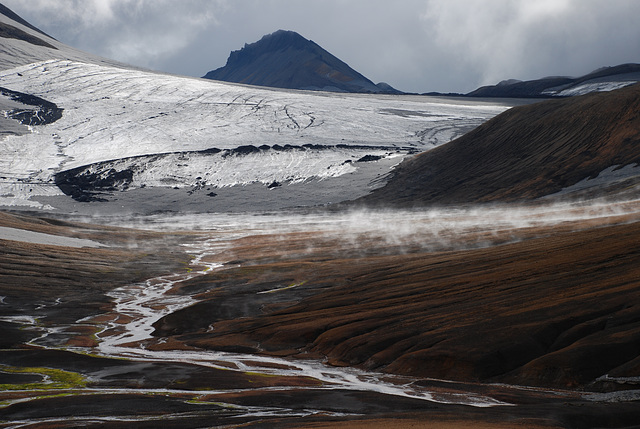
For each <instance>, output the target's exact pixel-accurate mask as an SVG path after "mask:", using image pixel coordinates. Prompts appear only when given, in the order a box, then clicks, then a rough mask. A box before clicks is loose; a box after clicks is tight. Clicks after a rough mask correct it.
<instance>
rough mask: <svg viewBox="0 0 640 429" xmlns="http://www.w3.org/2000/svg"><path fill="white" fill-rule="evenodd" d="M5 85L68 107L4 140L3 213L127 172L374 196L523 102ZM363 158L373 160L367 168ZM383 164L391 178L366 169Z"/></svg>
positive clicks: (154, 77)
mask: <svg viewBox="0 0 640 429" xmlns="http://www.w3.org/2000/svg"><path fill="white" fill-rule="evenodd" d="M0 86H2V87H4V88H7V89H9V90H11V91H19V92H21V93H25V94H30V95H34V96H37V97H40V98H42V99H44V100H46V101H48V102H51V103H55V105H57V106H58V108H60V109H62V117H61V118H60V119H58V120H57V121H55V122H52V123H48V124H45V125H37V126H29V127H28V132H27V133H25V134H23V135H9V136H5V137H4V138H3V139H2V140H0V153H2V154H3V156H2V158H1V159H0V205H4V206H26V207H31V208H37V207H41V208H44V207H51V206H50V205H49V204H45V203H40V202H38V197H41V196H44V197H47V198H49V197H51V196H55V195H61V192H60V191H59V189H58V188H57V187H56V184H55V178H56V175H59V174H61V173H63V172H69V171H71V170H74V169H76V170H78V171H80V170H82V171H84V172H85V173H86V172H88V171H90V172H91V173H92V174H94V175H100V174H105V173H108V172H113V171H121V172H123V171H126V172H127V174H128V175H130V176H131V178H130V180H129V181H128V183H127V186H126V187H124V188H119V189H117V190H118V191H125V190H130V189H141V188H145V187H147V188H158V187H160V188H171V189H178V188H187V190H190V191H192V190H193V189H194V188H195V189H201V188H205V189H206V188H208V189H211V188H224V187H233V186H247V185H250V184H256V183H258V184H261V185H269V184H274V183H275V184H278V185H289V184H296V183H297V184H300V183H318V181H322V180H329V179H338V178H340V177H346V176H352V177H354V175H358V174H365V175H367V174H368V176H366V177H365V179H366V180H362V178H361V179H360V180H357V181H352V182H354V183H355V182H357V183H362V184H364V185H359V186H360V187H361V189H358V190H356V191H354V192H355V194H356V195H357V194H360V195H363V194H365V193H367V192H368V191H369V190H370V189H371V186H373V185H371V184H372V183H381V181H380V177H381V176H384V174H385V173H386V172H388V171H389V169H390V168H393V166H394V165H396V164H397V163H399V162H400V161H401V160H402V159H403V158H404V157H405V156H407V155H408V154H411V153H415V152H422V151H425V150H429V149H431V148H433V147H436V146H438V145H440V144H443V143H446V142H448V141H450V140H452V139H454V138H455V137H458V136H459V135H461V134H463V133H465V132H467V131H469V130H471V129H473V128H475V127H476V126H477V125H479V124H481V123H482V122H484V121H486V120H488V119H490V118H491V117H493V116H495V115H497V114H499V113H501V112H502V111H504V110H506V109H507V108H509V107H511V106H512V105H513V104H512V103H513V101H512V100H499V101H495V100H491V101H486V100H468V99H466V100H465V99H455V98H436V97H424V96H408V95H404V96H391V95H369V94H366V95H362V94H335V93H323V92H307V91H292V90H279V89H271V88H261V87H254V86H247V85H240V84H230V83H223V82H216V81H210V80H204V79H198V78H189V77H182V76H174V75H168V74H162V73H156V72H151V71H142V70H135V69H127V68H121V67H114V66H109V65H101V64H89V63H83V62H78V61H71V60H47V61H40V62H35V63H31V64H28V65H23V66H19V67H15V68H12V69H9V70H4V71H0ZM3 113H4V116H5V117H6V116H7V111H6V110H5V111H4V112H3ZM239 148H252V149H251V150H248V151H246V153H244V152H242V151H241V150H239ZM364 159H367V160H371V161H370V162H358V161H359V160H364ZM381 161H382V162H385V164H384V168H383V169H382V170H384V171H381V169H380V168H371V167H367V166H366V164H374V163H377V162H381ZM342 185H343V183H342V182H339V181H338V182H336V183H334V184H333V185H332V186H342ZM306 192H307V193H308V192H313V189H312V188H309V189H307V190H306ZM317 202H318V203H322V202H323V201H317ZM53 206H54V207H55V204H53Z"/></svg>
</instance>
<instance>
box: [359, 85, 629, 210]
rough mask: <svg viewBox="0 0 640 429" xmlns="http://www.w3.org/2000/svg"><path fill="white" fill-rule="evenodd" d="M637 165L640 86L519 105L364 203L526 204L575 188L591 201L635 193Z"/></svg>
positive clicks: (405, 171)
mask: <svg viewBox="0 0 640 429" xmlns="http://www.w3.org/2000/svg"><path fill="white" fill-rule="evenodd" d="M637 163H640V85H634V86H631V87H627V88H622V89H619V90H615V91H611V92H598V93H593V94H588V95H584V96H579V97H571V98H563V99H557V100H548V101H544V102H540V103H535V104H530V105H525V106H519V107H514V108H512V109H510V110H508V111H506V112H504V113H502V114H500V115H498V116H496V117H495V118H493V119H491V120H490V121H488V122H486V123H484V124H483V125H481V126H479V127H478V128H476V129H475V130H473V131H471V132H469V133H467V134H465V135H464V136H462V137H460V138H459V139H457V140H454V141H452V142H451V143H448V144H446V145H443V146H440V147H437V148H435V149H433V150H431V151H428V152H425V153H422V154H420V155H417V156H416V157H414V158H412V159H410V160H408V161H405V162H404V163H402V164H401V165H400V166H399V167H398V168H397V169H396V170H395V173H394V176H393V178H392V179H391V180H390V181H389V183H388V184H387V185H386V186H385V187H384V188H381V189H378V190H376V191H374V192H373V193H372V194H370V195H369V196H367V197H364V198H363V201H364V202H368V203H375V204H397V205H402V206H413V205H432V204H460V203H463V204H464V203H473V202H489V201H524V200H531V199H536V198H540V197H544V196H547V195H550V194H554V193H557V192H560V191H561V190H563V189H565V188H569V187H572V188H570V189H569V190H573V191H576V192H578V191H579V192H578V193H581V194H582V195H583V196H584V194H585V193H588V192H591V193H592V194H599V193H600V194H601V193H604V192H608V193H615V192H618V191H619V190H621V189H625V190H626V192H631V191H633V190H634V189H636V190H637V184H638V183H640V169H634V168H633V165H634V164H637ZM625 166H626V167H627V168H624V169H623V168H622V167H625ZM605 170H606V171H605ZM601 173H602V174H601ZM596 178H597V180H593V179H596ZM589 179H591V180H589ZM565 192H566V191H565ZM574 195H576V194H574Z"/></svg>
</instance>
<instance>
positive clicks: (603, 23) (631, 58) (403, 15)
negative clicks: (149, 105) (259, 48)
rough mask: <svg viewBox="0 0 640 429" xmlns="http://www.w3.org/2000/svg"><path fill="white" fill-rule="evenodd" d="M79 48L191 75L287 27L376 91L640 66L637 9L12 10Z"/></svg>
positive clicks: (179, 4)
mask: <svg viewBox="0 0 640 429" xmlns="http://www.w3.org/2000/svg"><path fill="white" fill-rule="evenodd" d="M3 2H4V4H5V5H7V6H8V7H10V8H11V9H13V10H14V11H15V12H16V13H18V14H19V15H21V16H23V18H25V19H27V20H28V21H30V22H31V23H32V24H34V25H36V26H38V27H40V28H41V29H43V30H44V31H46V32H47V33H49V34H52V35H53V36H54V37H56V38H58V39H59V40H61V41H63V42H65V43H67V44H70V45H72V46H74V47H77V48H79V49H83V50H86V51H89V52H92V53H95V54H98V55H103V56H107V57H110V58H114V59H117V60H121V61H125V62H130V63H132V64H135V65H139V66H144V67H149V68H153V69H157V70H162V71H167V72H171V73H177V74H185V75H191V76H202V75H204V74H205V73H206V72H207V71H209V70H212V69H214V68H217V67H220V66H222V65H224V62H225V60H226V58H227V56H228V55H229V52H230V51H231V50H235V49H239V48H241V47H242V46H243V45H244V43H251V42H253V41H255V40H258V39H259V38H260V37H261V36H262V35H264V34H267V33H271V32H273V31H275V30H277V29H281V28H282V29H288V30H294V31H298V32H299V33H300V34H302V35H303V36H305V37H307V38H309V39H312V40H314V41H315V42H317V43H318V44H320V45H321V46H323V47H324V48H325V49H327V50H328V51H330V52H331V53H333V54H334V55H336V56H337V57H339V58H341V59H342V60H344V61H345V62H347V63H348V64H349V65H351V66H352V67H353V68H355V69H356V70H358V71H359V72H361V73H363V74H364V75H365V76H367V77H369V78H370V79H372V80H373V81H375V82H379V81H386V82H388V83H390V84H391V85H393V86H395V87H397V88H398V89H401V90H404V91H413V92H426V91H454V92H467V91H471V90H473V89H475V88H476V87H478V86H480V85H482V84H488V83H496V82H498V81H500V80H502V79H507V78H517V79H535V78H538V77H542V76H546V75H555V74H562V75H580V74H583V73H587V72H589V71H591V70H593V69H595V68H598V67H600V66H604V65H615V64H619V63H624V62H640V58H639V57H640V26H638V25H637V23H636V22H635V18H636V17H637V16H639V15H640V2H638V1H637V0H611V1H608V2H604V1H601V0H528V1H527V0H401V1H398V2H389V1H388V0H323V1H301V0H234V1H224V0H181V1H175V0H30V1H28V2H25V1H24V0H4V1H3Z"/></svg>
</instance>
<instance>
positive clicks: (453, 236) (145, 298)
mask: <svg viewBox="0 0 640 429" xmlns="http://www.w3.org/2000/svg"><path fill="white" fill-rule="evenodd" d="M638 213H640V202H639V201H626V202H619V203H611V202H601V203H593V202H592V203H590V204H586V205H585V204H581V203H575V204H555V205H543V206H536V207H509V208H508V209H507V208H505V207H485V208H477V209H459V210H430V211H405V212H402V211H392V212H352V213H346V214H345V213H342V214H322V213H321V214H317V213H316V214H310V213H307V214H306V215H302V214H299V213H298V214H296V213H293V214H292V213H288V214H284V213H275V214H274V213H270V214H264V213H263V214H244V215H234V216H229V215H222V216H220V215H218V216H216V215H211V214H208V215H185V216H176V217H170V216H169V217H166V216H161V217H158V218H147V219H146V222H147V223H145V224H144V225H140V224H138V225H132V226H134V227H143V228H150V229H159V230H166V229H174V228H177V229H181V228H182V229H185V230H191V231H197V230H199V231H200V233H202V234H203V239H202V240H200V241H198V242H195V243H192V244H189V245H185V246H187V252H188V253H189V254H191V255H192V257H193V260H192V266H193V268H194V269H193V270H192V271H188V272H183V273H177V274H173V275H169V276H163V277H157V278H153V279H149V280H148V281H146V282H144V283H143V284H135V285H130V286H126V287H122V288H119V289H116V290H114V291H113V292H112V293H111V296H112V297H113V298H114V300H115V308H114V310H113V312H114V313H115V314H116V315H118V316H119V317H121V318H123V319H125V321H124V322H123V323H119V322H118V321H117V320H116V321H114V322H111V323H110V324H109V325H108V326H106V327H105V328H104V330H103V332H102V333H100V334H98V337H100V339H101V342H100V344H99V345H98V346H97V351H98V352H99V353H100V354H102V355H105V356H111V357H123V358H127V359H133V360H147V361H162V362H181V363H190V364H196V365H201V366H207V367H214V368H224V369H227V370H228V369H229V364H231V366H232V367H234V366H235V367H236V368H238V370H239V371H250V372H254V373H261V374H268V375H279V376H292V377H294V376H306V377H313V378H315V379H317V380H319V381H321V382H323V383H324V384H325V387H323V388H324V389H347V390H355V391H370V392H377V393H382V394H387V395H395V396H402V397H408V398H416V399H421V400H426V401H432V402H439V403H448V404H464V405H471V406H476V407H490V406H496V405H509V404H506V403H504V402H502V401H498V400H496V399H493V398H490V397H487V396H482V395H478V394H475V393H464V392H463V393H459V392H458V393H450V392H441V391H437V392H436V391H433V390H430V389H428V388H425V387H424V386H420V385H419V384H420V383H418V381H420V380H419V379H414V378H410V377H402V376H396V375H390V374H382V373H374V372H366V371H362V370H358V369H354V368H335V367H329V366H326V365H324V364H323V363H321V362H311V361H306V360H305V361H298V360H285V359H281V358H276V357H267V356H260V355H250V354H238V353H227V352H216V351H191V350H190V351H183V350H168V351H155V350H148V349H145V348H144V347H143V346H141V345H140V344H141V343H140V342H141V341H143V340H146V339H150V338H152V336H151V334H152V332H153V330H154V328H153V326H152V325H153V324H154V323H155V322H156V321H158V320H159V319H160V318H162V317H163V316H165V315H167V314H169V313H171V312H174V311H176V310H179V309H181V308H185V307H188V306H190V305H192V304H194V303H195V302H196V300H195V299H193V298H192V297H190V296H185V295H177V294H170V293H168V292H169V291H171V289H172V288H173V287H174V286H175V285H176V284H177V283H179V282H182V281H186V280H189V279H192V278H194V277H196V276H202V275H205V274H207V273H209V272H211V270H216V269H218V268H220V267H221V266H222V265H223V263H224V262H226V261H223V260H221V259H220V258H221V257H220V256H216V255H219V254H220V252H221V250H223V249H225V248H227V247H229V246H231V245H232V244H231V243H232V241H233V240H234V239H237V238H240V237H247V236H252V235H261V234H283V235H286V234H287V233H291V232H295V231H314V232H319V233H320V234H321V235H323V236H325V237H334V238H335V237H336V236H339V237H340V240H341V241H342V243H343V244H344V245H345V246H347V247H348V246H354V245H357V243H361V242H362V241H363V237H365V236H369V237H372V238H373V239H374V240H375V242H379V241H380V240H387V241H388V242H391V243H392V244H394V245H397V244H402V246H401V247H404V246H406V245H407V243H409V244H416V243H419V246H420V247H421V248H423V250H443V249H449V248H451V249H453V248H460V246H462V247H476V248H477V247H484V246H487V245H496V244H499V243H505V242H511V241H517V240H519V239H522V238H524V236H526V231H528V230H530V229H531V228H535V227H539V226H545V225H546V226H549V225H559V224H565V225H569V228H580V227H581V226H580V223H581V222H584V221H588V220H594V219H601V221H598V222H603V223H606V222H607V221H605V219H609V221H611V222H625V221H628V219H626V216H633V217H634V218H637V216H636V215H637V214H638ZM574 223H575V225H574ZM523 234H525V235H523ZM470 237H471V238H470ZM473 237H476V238H473ZM365 241H366V240H365ZM434 245H435V247H434ZM409 247H412V246H409ZM212 261H213V262H212ZM225 363H226V365H225ZM285 388H286V387H279V389H285ZM288 388H289V389H296V387H288ZM209 393H211V392H209Z"/></svg>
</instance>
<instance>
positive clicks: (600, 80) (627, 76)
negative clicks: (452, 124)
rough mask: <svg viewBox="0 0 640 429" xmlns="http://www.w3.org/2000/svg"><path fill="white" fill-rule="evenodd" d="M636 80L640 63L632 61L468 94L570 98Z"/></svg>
mask: <svg viewBox="0 0 640 429" xmlns="http://www.w3.org/2000/svg"><path fill="white" fill-rule="evenodd" d="M636 82H640V64H632V63H629V64H620V65H617V66H613V67H602V68H600V69H598V70H594V71H593V72H591V73H588V74H586V75H584V76H580V77H567V76H549V77H544V78H541V79H535V80H528V81H521V80H517V79H508V80H503V81H501V82H499V83H498V84H496V85H488V86H483V87H480V88H478V89H476V90H474V91H472V92H470V93H468V94H466V95H467V96H469V97H504V98H537V97H541V98H549V97H569V96H574V95H584V94H587V93H589V92H598V91H610V90H612V89H618V88H622V87H624V86H628V85H633V84H634V83H636Z"/></svg>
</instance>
